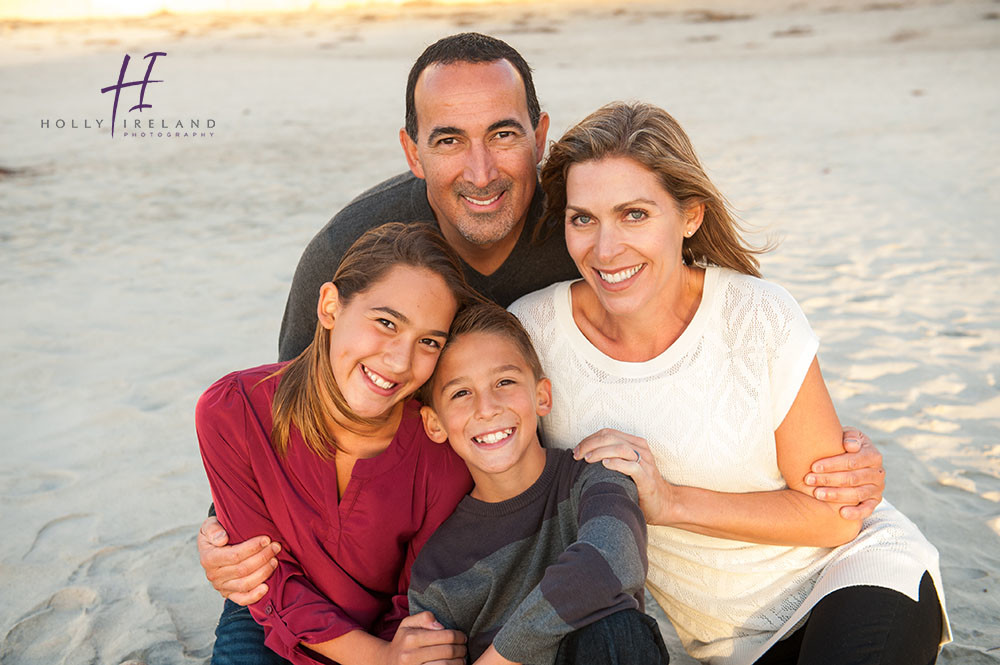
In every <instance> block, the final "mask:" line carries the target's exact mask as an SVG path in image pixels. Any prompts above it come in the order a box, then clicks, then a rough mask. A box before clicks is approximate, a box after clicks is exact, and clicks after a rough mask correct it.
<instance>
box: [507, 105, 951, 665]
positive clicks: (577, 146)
mask: <svg viewBox="0 0 1000 665" xmlns="http://www.w3.org/2000/svg"><path fill="white" fill-rule="evenodd" d="M542 186H543V188H544V189H545V193H546V196H547V215H546V221H547V222H548V224H549V228H551V225H552V224H563V225H564V227H565V231H566V244H567V248H568V249H569V253H570V255H571V256H572V257H573V260H574V261H575V262H576V264H577V267H578V268H579V270H580V273H581V275H582V276H583V279H582V280H579V281H575V282H564V283H561V284H556V285H553V286H552V287H549V288H548V289H544V290H542V291H538V292H536V293H534V294H530V295H528V296H525V297H524V298H522V299H521V300H519V301H517V302H515V303H514V304H513V305H512V306H511V311H513V312H514V313H515V314H516V315H517V316H518V318H520V319H521V321H522V322H523V323H524V324H525V327H526V328H527V330H528V332H529V333H530V334H531V336H532V339H533V341H534V343H535V345H536V347H537V349H538V352H539V355H540V356H541V358H542V362H543V365H544V367H545V369H546V373H547V374H548V376H549V377H550V378H551V379H552V382H553V385H554V386H556V387H557V390H555V391H554V403H553V408H552V412H551V414H550V415H549V416H547V417H546V418H544V419H543V430H544V434H545V436H546V440H547V444H546V445H552V446H561V447H574V446H577V444H578V443H579V442H580V441H581V440H582V441H583V442H582V443H579V446H578V447H577V454H578V455H581V456H584V457H586V458H587V459H588V460H589V461H591V462H597V461H602V462H603V463H604V464H605V465H606V466H608V467H610V468H613V469H617V470H619V471H622V472H624V473H626V474H628V475H630V476H631V477H632V478H633V479H634V480H635V481H636V484H637V486H638V488H639V494H640V502H641V505H642V508H643V512H644V513H645V515H646V519H647V521H648V522H649V523H650V525H652V526H651V527H650V529H649V578H648V582H647V584H648V587H649V589H650V591H651V592H652V594H653V596H654V597H655V598H656V600H657V601H658V602H659V603H660V605H661V606H662V607H663V609H664V610H665V611H666V613H667V615H668V616H669V617H670V619H671V621H672V622H673V623H674V625H675V626H676V628H677V631H678V633H679V635H680V637H681V639H682V641H683V643H684V645H685V648H686V649H687V650H688V651H689V652H690V653H691V654H692V655H693V656H694V657H696V658H698V659H700V660H702V661H706V662H710V663H726V664H729V663H734V664H735V663H752V662H759V663H779V662H790V663H803V664H804V663H847V662H851V663H860V662H879V663H887V662H891V663H910V664H917V663H919V664H923V663H931V662H933V661H934V660H935V659H936V656H937V651H938V645H939V643H941V642H942V641H946V640H947V639H949V631H948V627H947V620H946V618H945V617H943V607H944V605H943V601H942V599H941V596H940V590H941V581H940V574H939V572H938V565H937V552H936V550H935V549H934V548H933V546H931V545H930V544H929V543H928V542H927V541H926V540H925V539H924V538H923V536H922V535H921V534H920V532H919V531H918V530H917V529H916V527H914V526H913V524H912V523H911V522H909V520H907V519H906V518H905V517H904V516H903V515H902V514H900V513H899V512H898V511H896V510H895V509H894V508H892V507H891V506H890V505H889V504H888V503H885V502H883V504H881V505H880V507H879V508H878V509H877V510H876V512H875V513H874V514H873V515H872V516H871V517H870V518H868V519H867V520H865V522H864V524H863V525H862V524H861V523H859V522H858V521H850V520H846V519H844V518H842V517H841V514H840V512H839V510H838V506H836V505H835V504H825V503H823V502H821V501H819V500H817V499H815V498H813V496H812V495H811V493H810V490H809V488H808V487H806V486H805V485H804V483H803V481H802V479H803V478H804V477H805V476H806V474H807V473H808V471H809V465H810V463H811V462H812V460H814V459H817V458H821V457H825V456H827V455H829V454H833V453H835V452H837V450H838V449H839V447H840V441H841V436H840V431H841V430H840V425H839V422H838V420H837V416H836V413H835V412H834V409H833V405H832V402H831V400H830V397H829V394H828V393H827V390H826V387H825V385H824V383H823V379H822V376H821V374H820V371H819V365H818V364H817V361H816V349H817V346H818V341H817V339H816V337H815V335H814V334H813V333H812V331H811V329H810V328H809V325H808V323H807V322H806V320H805V317H804V316H803V314H802V312H801V310H800V309H799V307H798V305H797V304H796V303H795V302H794V300H792V298H791V297H790V296H789V295H788V293H787V292H786V291H784V290H783V289H781V288H780V287H778V286H775V285H772V284H768V283H767V282H764V281H762V280H760V279H759V272H758V270H757V265H758V264H757V260H756V259H755V257H754V253H755V252H754V251H753V250H750V249H748V248H747V247H746V246H745V245H744V244H743V243H742V241H741V240H740V237H739V235H738V233H737V227H736V224H735V222H734V220H733V218H732V216H731V215H730V213H729V212H728V210H727V208H726V204H725V201H724V199H723V198H722V196H721V195H720V194H719V192H718V191H717V190H716V189H715V187H714V186H713V185H712V183H711V182H710V181H709V179H708V177H707V176H706V175H705V173H704V171H703V170H702V168H701V165H700V164H699V162H698V159H697V157H696V156H695V153H694V150H693V149H692V147H691V145H690V141H689V140H688V138H687V136H686V135H685V134H684V132H683V130H682V129H681V128H680V126H679V125H678V124H677V123H676V121H674V119H673V118H671V117H670V116H669V115H668V114H667V113H665V112H664V111H662V110H661V109H658V108H656V107H653V106H649V105H645V104H621V103H617V104H611V105H608V106H605V107H604V108H602V109H600V110H598V111H597V112H595V113H594V114H592V115H591V116H589V117H588V118H586V119H585V120H584V121H583V122H581V123H580V124H579V125H577V126H576V127H574V128H572V129H570V130H569V131H568V132H567V133H566V134H565V135H564V136H563V137H562V139H560V140H559V141H558V142H557V143H556V144H554V145H553V146H552V148H551V151H550V155H549V158H548V161H547V162H546V164H545V166H544V167H543V170H542ZM598 428H615V429H614V430H611V429H605V430H601V431H599V432H598V433H597V434H593V435H592V436H589V437H588V435H591V434H592V433H593V432H595V430H598ZM623 432H629V433H630V434H625V433H623ZM585 437H586V438H585ZM779 640H782V641H780V642H779ZM869 656H873V657H871V658H870V659H866V658H868V657H869Z"/></svg>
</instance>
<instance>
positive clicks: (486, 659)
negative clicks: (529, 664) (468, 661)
mask: <svg viewBox="0 0 1000 665" xmlns="http://www.w3.org/2000/svg"><path fill="white" fill-rule="evenodd" d="M473 665H521V664H520V663H515V662H514V661H512V660H507V659H506V658H504V657H503V656H501V655H500V652H499V651H497V650H496V649H494V648H493V645H492V644H491V645H490V648H489V649H487V650H486V651H484V652H483V655H482V656H480V657H479V658H477V659H476V662H475V663H473Z"/></svg>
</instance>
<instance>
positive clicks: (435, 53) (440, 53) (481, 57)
mask: <svg viewBox="0 0 1000 665" xmlns="http://www.w3.org/2000/svg"><path fill="white" fill-rule="evenodd" d="M497 60H506V61H507V62H509V63H510V64H512V65H514V69H516V70H517V73H518V74H520V75H521V80H522V81H523V82H524V96H525V99H527V101H528V117H529V118H531V126H532V127H538V118H539V117H540V116H541V113H542V109H541V107H540V106H539V105H538V95H536V94H535V84H534V82H533V81H532V80H531V67H529V66H528V63H527V62H525V61H524V58H522V57H521V54H520V53H518V52H517V51H515V50H514V49H513V47H511V46H510V44H508V43H507V42H504V41H501V40H499V39H497V38H496V37H490V36H489V35H482V34H479V33H478V32H463V33H461V34H457V35H451V36H449V37H445V38H443V39H439V40H438V41H436V42H434V43H433V44H431V45H430V46H428V47H427V48H426V49H425V50H424V52H423V53H421V54H420V57H419V58H417V61H416V62H415V63H413V67H412V68H411V69H410V76H409V77H408V78H407V79H406V133H407V134H408V135H409V136H410V138H411V139H413V140H414V141H416V140H417V108H416V105H415V104H414V101H413V91H414V90H415V89H416V87H417V79H418V78H420V74H421V73H422V72H423V71H424V70H425V69H427V68H428V67H429V66H431V65H434V64H442V65H450V64H453V63H456V62H471V63H480V62H496V61H497Z"/></svg>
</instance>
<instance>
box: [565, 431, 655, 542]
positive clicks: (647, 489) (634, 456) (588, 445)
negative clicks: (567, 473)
mask: <svg viewBox="0 0 1000 665" xmlns="http://www.w3.org/2000/svg"><path fill="white" fill-rule="evenodd" d="M573 457H574V458H575V459H585V460H587V462H590V463H594V462H601V463H602V464H604V466H605V467H607V468H608V469H611V470H612V471H619V472H621V473H624V474H625V475H626V476H628V477H630V478H631V479H632V480H634V481H635V486H636V488H637V489H638V490H639V508H641V509H642V514H643V515H645V517H646V522H647V523H648V524H667V523H668V521H667V518H666V514H667V511H668V510H669V508H670V506H671V504H672V500H671V488H672V486H671V485H670V483H668V482H667V481H666V480H664V478H663V476H662V475H661V474H660V470H659V469H657V468H656V458H655V457H653V453H652V451H651V450H650V449H649V444H648V443H646V440H645V439H643V438H641V437H638V436H633V435H631V434H626V433H625V432H619V431H618V430H616V429H608V428H605V429H602V430H600V431H599V432H595V433H593V434H591V435H590V436H588V437H587V438H586V439H584V440H583V441H581V442H580V443H579V444H577V446H576V448H574V449H573Z"/></svg>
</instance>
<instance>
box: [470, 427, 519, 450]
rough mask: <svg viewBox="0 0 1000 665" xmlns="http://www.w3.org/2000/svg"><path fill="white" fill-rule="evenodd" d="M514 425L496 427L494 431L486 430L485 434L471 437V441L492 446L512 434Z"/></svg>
mask: <svg viewBox="0 0 1000 665" xmlns="http://www.w3.org/2000/svg"><path fill="white" fill-rule="evenodd" d="M516 429H517V428H516V427H508V428H506V429H498V430H496V431H495V432H487V433H486V434H480V435H479V436H474V437H472V441H473V443H475V444H476V445H479V446H493V445H496V444H498V443H500V442H501V441H505V440H506V439H509V438H510V437H511V436H513V435H514V430H516Z"/></svg>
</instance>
